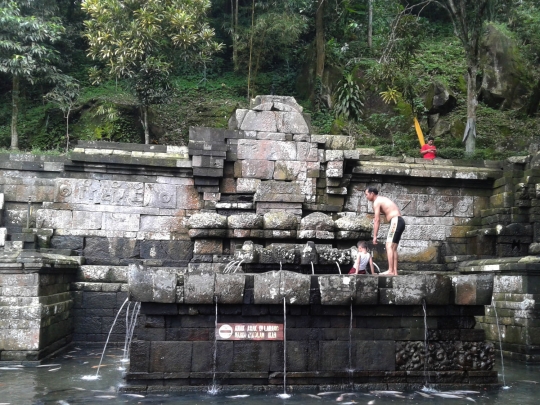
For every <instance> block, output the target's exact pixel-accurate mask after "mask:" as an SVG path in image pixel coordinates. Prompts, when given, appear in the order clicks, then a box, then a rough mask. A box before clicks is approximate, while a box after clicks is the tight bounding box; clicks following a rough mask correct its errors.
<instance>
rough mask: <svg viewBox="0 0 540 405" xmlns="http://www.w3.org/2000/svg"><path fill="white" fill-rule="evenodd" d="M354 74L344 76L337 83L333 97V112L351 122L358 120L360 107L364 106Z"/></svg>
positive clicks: (360, 111) (360, 90) (360, 112)
mask: <svg viewBox="0 0 540 405" xmlns="http://www.w3.org/2000/svg"><path fill="white" fill-rule="evenodd" d="M355 74H356V72H355V71H353V72H352V73H347V74H345V76H344V77H343V79H342V80H341V81H340V82H339V83H338V87H337V89H336V92H335V95H334V111H335V114H336V116H337V117H339V116H343V117H344V118H347V119H351V120H353V121H356V120H358V119H360V116H361V115H362V107H363V106H364V103H363V102H362V99H363V94H362V89H361V88H360V85H359V84H358V82H357V81H356V80H355V77H354V76H355Z"/></svg>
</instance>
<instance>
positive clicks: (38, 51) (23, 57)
mask: <svg viewBox="0 0 540 405" xmlns="http://www.w3.org/2000/svg"><path fill="white" fill-rule="evenodd" d="M48 6H50V5H48V4H46V3H45V2H43V1H41V2H40V0H19V1H7V0H0V72H3V73H6V74H7V75H8V76H9V77H11V82H12V87H11V93H12V116H11V149H18V148H19V137H18V132H17V121H18V110H19V92H20V86H21V81H27V82H29V83H30V84H34V83H36V82H37V81H38V80H39V79H52V78H54V76H55V75H56V74H57V73H58V72H57V69H56V68H55V66H54V65H53V64H52V63H53V61H54V59H55V58H56V55H57V51H56V50H55V49H54V48H53V47H52V44H53V43H54V42H55V41H57V40H58V39H59V38H60V36H61V35H62V34H63V32H64V27H63V26H62V24H61V23H60V21H59V20H58V19H57V18H54V17H52V16H51V15H50V14H49V13H48V12H47V8H48ZM49 11H50V8H49Z"/></svg>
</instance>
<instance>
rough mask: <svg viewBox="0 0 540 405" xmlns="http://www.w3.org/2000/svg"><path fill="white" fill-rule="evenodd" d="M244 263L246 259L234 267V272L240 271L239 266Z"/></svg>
mask: <svg viewBox="0 0 540 405" xmlns="http://www.w3.org/2000/svg"><path fill="white" fill-rule="evenodd" d="M242 263H244V260H241V261H240V263H238V266H236V268H235V269H234V271H233V273H236V272H237V271H238V268H239V267H240V266H241V265H242Z"/></svg>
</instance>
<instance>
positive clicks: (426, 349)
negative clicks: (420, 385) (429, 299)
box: [422, 298, 430, 390]
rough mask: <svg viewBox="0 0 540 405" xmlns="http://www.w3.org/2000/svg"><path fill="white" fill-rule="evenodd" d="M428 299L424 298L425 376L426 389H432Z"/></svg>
mask: <svg viewBox="0 0 540 405" xmlns="http://www.w3.org/2000/svg"><path fill="white" fill-rule="evenodd" d="M426 305H427V304H426V300H425V298H422V309H423V311H424V378H425V383H424V384H425V387H424V388H425V389H426V390H430V387H429V367H428V363H429V353H428V344H429V342H428V325H427V310H426Z"/></svg>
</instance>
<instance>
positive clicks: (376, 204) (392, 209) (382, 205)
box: [373, 195, 401, 222]
mask: <svg viewBox="0 0 540 405" xmlns="http://www.w3.org/2000/svg"><path fill="white" fill-rule="evenodd" d="M373 211H374V212H375V214H380V213H381V212H382V213H383V214H384V216H385V217H386V220H387V221H388V222H390V220H391V219H392V218H394V217H400V216H401V212H400V211H399V208H398V206H397V205H396V203H394V202H393V201H392V200H391V199H389V198H387V197H383V196H381V195H378V196H377V198H375V200H374V201H373Z"/></svg>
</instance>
